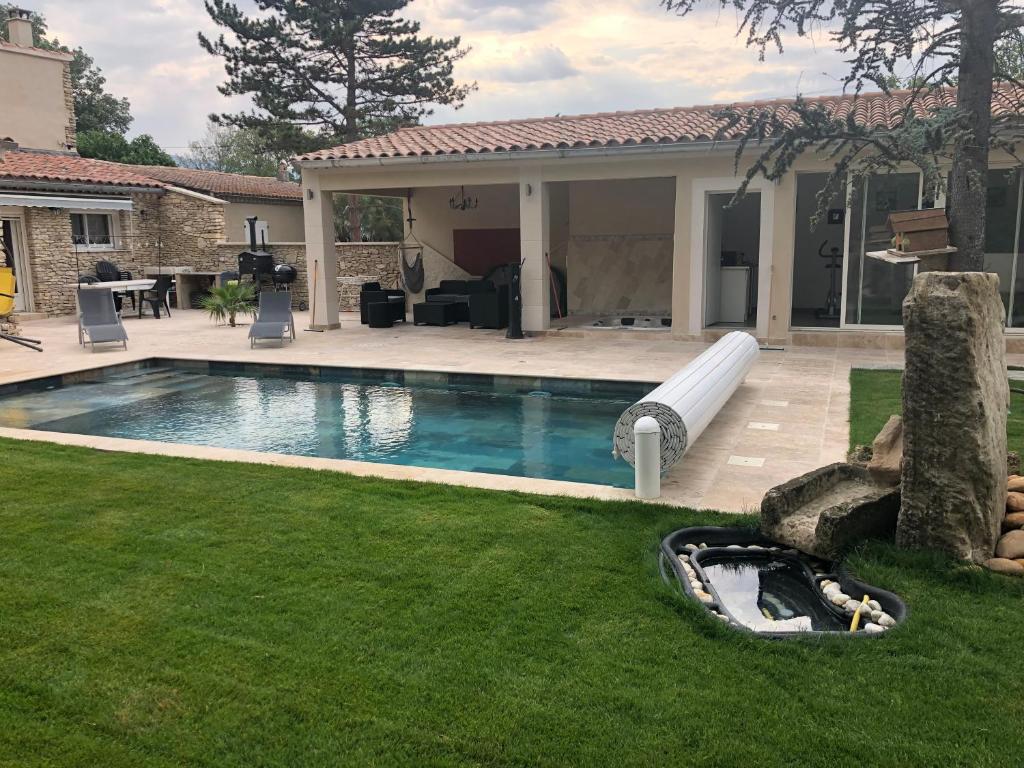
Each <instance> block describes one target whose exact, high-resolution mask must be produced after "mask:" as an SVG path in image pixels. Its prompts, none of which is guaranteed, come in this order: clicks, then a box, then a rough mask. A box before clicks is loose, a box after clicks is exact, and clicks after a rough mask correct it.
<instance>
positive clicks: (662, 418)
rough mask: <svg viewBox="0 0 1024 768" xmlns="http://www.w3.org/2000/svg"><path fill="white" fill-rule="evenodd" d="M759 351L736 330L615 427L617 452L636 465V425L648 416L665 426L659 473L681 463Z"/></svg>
mask: <svg viewBox="0 0 1024 768" xmlns="http://www.w3.org/2000/svg"><path fill="white" fill-rule="evenodd" d="M759 354H760V348H759V346H758V343H757V339H755V338H754V337H753V336H752V335H750V334H749V333H744V332H743V331H733V332H731V333H728V334H726V335H725V336H723V337H722V338H721V339H719V340H718V341H717V342H715V343H714V344H713V345H711V346H710V347H708V349H706V350H704V352H702V353H701V354H700V355H698V356H697V358H696V359H694V360H693V361H692V362H691V363H690V364H689V365H687V366H685V367H684V368H682V369H680V370H679V371H677V372H676V373H674V374H673V375H672V376H670V377H669V378H668V379H667V380H666V381H665V382H664V383H663V384H661V385H660V386H659V387H657V388H656V389H655V390H654V391H652V392H651V393H650V394H649V395H647V396H646V397H644V398H643V399H642V400H639V401H638V402H636V403H634V404H633V405H631V406H629V408H627V409H626V410H625V411H623V413H622V415H621V416H620V417H619V420H618V422H616V424H615V432H614V435H613V443H614V448H613V451H612V452H613V454H614V455H615V456H616V457H619V456H621V457H622V458H623V459H625V460H626V461H627V462H628V463H629V464H631V465H633V466H636V453H637V451H636V442H635V441H636V436H635V433H634V431H633V429H634V426H635V424H636V422H637V421H638V420H639V419H641V418H642V417H644V416H650V417H652V418H653V419H654V420H655V421H657V422H658V426H659V427H660V428H661V456H660V463H661V471H662V472H665V471H666V470H668V469H669V468H670V467H672V466H673V465H675V464H676V463H678V462H679V460H680V459H682V458H683V455H684V454H685V453H686V451H687V450H689V448H690V446H691V445H693V443H694V442H695V441H696V440H697V438H698V437H700V435H701V433H702V432H703V431H704V429H705V428H706V427H707V426H708V424H710V423H711V420H712V419H713V418H714V417H715V415H716V414H717V413H718V412H719V411H720V410H721V409H722V406H724V405H725V404H726V403H727V402H728V400H729V398H730V397H732V395H733V393H734V392H735V391H736V389H737V388H738V387H739V386H740V384H742V383H743V380H744V379H745V378H746V376H747V374H748V373H749V372H750V369H751V368H752V367H753V365H754V363H755V362H757V358H758V355H759Z"/></svg>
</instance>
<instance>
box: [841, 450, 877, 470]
mask: <svg viewBox="0 0 1024 768" xmlns="http://www.w3.org/2000/svg"><path fill="white" fill-rule="evenodd" d="M846 460H847V461H848V462H850V463H851V464H857V465H859V466H862V467H866V466H867V465H868V462H870V461H871V446H870V445H855V446H854V447H853V450H852V451H850V452H849V453H848V454H846Z"/></svg>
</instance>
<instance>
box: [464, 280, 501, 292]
mask: <svg viewBox="0 0 1024 768" xmlns="http://www.w3.org/2000/svg"><path fill="white" fill-rule="evenodd" d="M494 290H495V288H494V283H492V282H491V281H490V280H468V281H467V282H466V293H468V294H474V293H494Z"/></svg>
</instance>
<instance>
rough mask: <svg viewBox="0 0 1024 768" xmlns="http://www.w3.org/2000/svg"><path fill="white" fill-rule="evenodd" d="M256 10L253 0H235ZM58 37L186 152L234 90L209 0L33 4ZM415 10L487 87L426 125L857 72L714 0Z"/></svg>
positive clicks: (782, 88) (752, 95)
mask: <svg viewBox="0 0 1024 768" xmlns="http://www.w3.org/2000/svg"><path fill="white" fill-rule="evenodd" d="M236 2H237V3H238V5H239V6H240V7H242V8H243V9H246V8H250V9H251V8H253V7H254V6H253V5H252V2H251V0H236ZM22 4H23V5H24V6H27V7H29V8H31V9H32V10H36V11H39V12H41V13H43V14H44V15H45V16H46V19H47V22H48V24H49V28H50V34H51V35H53V36H56V37H58V38H59V39H60V40H61V42H63V43H64V44H66V45H71V46H72V47H75V46H79V45H80V46H82V47H83V48H84V49H85V50H86V51H87V52H88V53H89V54H90V55H92V56H93V57H94V58H95V60H96V63H97V65H98V66H100V67H101V68H102V69H103V73H104V75H105V76H106V77H107V86H108V90H110V91H111V92H112V93H114V94H116V95H118V96H126V97H128V99H129V100H130V101H131V105H132V114H133V116H134V117H135V123H134V124H133V126H132V131H131V133H132V134H133V135H134V134H138V133H149V134H152V135H153V137H154V138H155V139H156V140H157V143H159V144H160V145H161V146H163V147H164V148H165V149H166V150H168V151H169V152H171V153H172V154H173V153H178V152H181V151H183V150H184V149H185V148H186V147H187V145H188V142H189V141H190V140H194V139H198V138H201V137H202V136H203V134H204V133H205V131H206V124H207V116H208V115H209V114H210V113H211V112H225V111H227V112H231V111H237V110H239V109H243V108H245V107H246V106H247V100H246V99H245V98H242V97H233V98H231V99H228V98H226V97H224V96H222V95H221V94H220V93H219V92H218V90H217V86H218V84H220V83H221V82H223V81H224V70H223V65H222V63H221V61H220V60H219V59H217V58H215V57H213V56H210V55H209V54H207V53H206V52H205V51H203V50H202V49H201V48H200V47H199V44H198V42H197V41H196V33H197V32H198V31H200V30H202V31H204V32H206V33H207V34H208V35H216V34H218V28H217V27H216V25H215V24H213V22H212V21H211V20H210V18H209V16H208V15H207V13H206V11H205V9H204V7H203V2H202V0H23V2H22ZM404 15H406V16H408V17H411V18H415V19H416V20H418V21H420V22H421V23H422V25H423V33H424V34H428V35H433V36H440V37H451V36H455V35H459V36H460V37H461V38H462V43H463V45H464V46H466V47H468V48H469V49H470V52H469V53H468V54H467V55H466V57H465V58H464V59H462V60H461V61H460V62H459V63H458V65H457V68H456V77H457V78H458V79H459V80H460V81H462V82H476V84H477V90H476V91H474V92H473V93H472V94H470V96H469V97H468V98H467V99H466V102H465V105H464V106H463V107H462V108H461V109H459V110H453V109H450V108H447V107H444V108H439V109H438V110H437V111H436V113H435V114H433V115H431V116H429V117H427V118H425V120H424V122H425V123H440V122H464V121H478V120H508V119H514V118H524V117H541V116H546V115H554V114H563V115H565V114H579V113H585V112H608V111H615V110H628V109H644V108H653V107H672V106H688V105H694V104H714V103H731V102H734V101H739V100H749V99H760V98H773V97H791V96H794V95H796V94H797V93H798V92H799V93H802V94H804V95H808V96H809V95H820V94H828V93H839V92H840V91H841V90H842V83H841V76H842V74H843V72H844V70H845V67H844V65H843V57H842V56H841V55H840V54H838V53H837V52H835V51H834V50H833V48H832V46H831V45H830V42H829V40H828V39H827V37H826V36H825V35H824V33H818V34H817V35H816V36H815V38H804V39H801V38H797V37H796V36H792V37H791V38H790V39H788V40H785V41H784V42H785V43H786V50H785V52H784V53H783V54H781V55H780V54H779V53H777V52H775V51H769V52H768V53H767V55H766V57H765V60H764V61H759V60H758V53H757V51H755V50H752V49H748V48H746V47H745V45H744V40H743V38H742V37H740V38H738V37H737V36H736V29H737V21H738V17H737V16H736V15H735V13H734V12H733V11H732V10H731V9H730V10H720V9H719V7H718V4H717V1H716V0H705V5H704V6H702V7H701V8H700V9H699V10H698V11H697V12H696V13H695V14H692V15H691V16H688V17H686V18H679V17H678V16H675V15H673V14H670V13H668V12H666V11H665V10H664V9H663V8H661V7H660V6H659V2H658V0H589V1H588V0H413V1H412V2H411V3H410V4H409V5H408V6H407V8H406V10H405V13H404Z"/></svg>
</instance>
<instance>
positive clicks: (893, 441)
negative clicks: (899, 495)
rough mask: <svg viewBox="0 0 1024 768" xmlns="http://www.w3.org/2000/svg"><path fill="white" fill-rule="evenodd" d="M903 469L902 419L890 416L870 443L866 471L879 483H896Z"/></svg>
mask: <svg viewBox="0 0 1024 768" xmlns="http://www.w3.org/2000/svg"><path fill="white" fill-rule="evenodd" d="M902 471H903V419H901V418H900V417H899V416H890V417H889V420H888V421H887V422H885V426H884V427H882V431H881V432H879V433H878V435H877V436H876V437H875V441H874V442H873V443H872V444H871V461H869V462H868V472H870V473H871V477H872V478H873V479H874V481H875V482H876V483H878V484H879V485H898V484H899V482H900V474H901V473H902Z"/></svg>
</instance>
